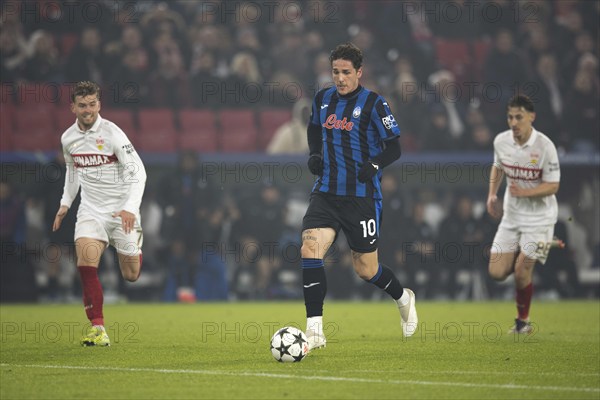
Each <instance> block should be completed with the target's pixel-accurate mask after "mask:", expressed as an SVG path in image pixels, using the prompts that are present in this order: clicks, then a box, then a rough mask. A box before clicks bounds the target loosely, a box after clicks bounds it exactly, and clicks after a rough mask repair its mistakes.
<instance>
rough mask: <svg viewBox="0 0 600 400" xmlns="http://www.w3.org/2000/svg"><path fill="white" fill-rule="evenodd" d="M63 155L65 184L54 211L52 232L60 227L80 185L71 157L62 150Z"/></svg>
mask: <svg viewBox="0 0 600 400" xmlns="http://www.w3.org/2000/svg"><path fill="white" fill-rule="evenodd" d="M64 156H65V163H66V167H67V171H66V174H65V186H64V189H63V195H62V198H61V199H60V206H59V208H58V211H57V212H56V216H55V217H54V223H53V224H52V231H53V232H56V231H57V230H58V229H59V228H60V225H61V224H62V221H63V219H64V218H65V216H66V215H67V212H68V211H69V208H71V204H73V201H74V200H75V197H76V196H77V193H78V192H79V186H80V184H79V177H78V176H77V173H76V172H75V167H74V165H73V158H72V157H71V155H70V154H69V153H67V152H66V151H65V152H64Z"/></svg>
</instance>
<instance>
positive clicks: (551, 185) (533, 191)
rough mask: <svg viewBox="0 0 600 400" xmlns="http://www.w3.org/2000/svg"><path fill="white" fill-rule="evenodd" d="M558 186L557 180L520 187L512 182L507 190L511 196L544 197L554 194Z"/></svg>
mask: <svg viewBox="0 0 600 400" xmlns="http://www.w3.org/2000/svg"><path fill="white" fill-rule="evenodd" d="M559 186H560V184H559V182H542V183H540V184H539V185H538V186H536V187H534V188H522V187H520V186H519V185H517V184H515V183H514V182H513V183H512V184H511V185H510V187H509V190H510V194H511V196H513V197H544V196H551V195H553V194H556V192H558V187H559Z"/></svg>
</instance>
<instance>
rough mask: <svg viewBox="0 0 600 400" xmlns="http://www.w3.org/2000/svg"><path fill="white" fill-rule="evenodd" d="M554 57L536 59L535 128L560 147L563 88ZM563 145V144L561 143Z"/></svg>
mask: <svg viewBox="0 0 600 400" xmlns="http://www.w3.org/2000/svg"><path fill="white" fill-rule="evenodd" d="M559 78H560V76H559V74H558V66H557V62H556V57H555V56H554V54H552V53H546V54H544V55H541V56H540V57H539V58H538V61H537V65H536V74H535V78H534V79H535V80H534V82H535V86H534V91H535V93H531V97H532V99H533V101H534V103H535V112H536V114H537V115H538V116H539V118H537V119H536V120H535V128H536V129H538V130H539V131H540V132H543V133H545V134H546V135H548V137H549V138H550V139H552V141H553V142H554V143H556V145H557V146H560V145H561V142H564V140H561V136H562V135H561V122H562V114H563V108H564V99H563V93H564V88H563V87H562V85H561V82H560V79H559ZM562 144H563V145H564V143H562Z"/></svg>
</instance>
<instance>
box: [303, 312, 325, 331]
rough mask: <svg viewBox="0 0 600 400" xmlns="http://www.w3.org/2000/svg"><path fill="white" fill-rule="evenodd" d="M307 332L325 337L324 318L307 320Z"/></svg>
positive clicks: (309, 318)
mask: <svg viewBox="0 0 600 400" xmlns="http://www.w3.org/2000/svg"><path fill="white" fill-rule="evenodd" d="M306 330H307V331H309V330H310V331H313V332H316V333H318V334H319V335H323V316H318V317H308V318H306Z"/></svg>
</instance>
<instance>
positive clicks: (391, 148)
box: [358, 136, 402, 183]
mask: <svg viewBox="0 0 600 400" xmlns="http://www.w3.org/2000/svg"><path fill="white" fill-rule="evenodd" d="M384 145H385V149H383V151H382V152H381V153H379V154H378V155H376V156H375V157H373V158H371V159H370V160H368V161H367V162H366V163H365V164H364V165H363V166H362V167H361V168H360V171H358V180H359V181H360V182H363V183H364V182H367V181H368V180H370V179H372V178H373V177H374V176H375V174H377V171H379V169H381V168H385V167H387V166H388V165H390V164H391V163H393V162H394V161H396V160H397V159H399V158H400V156H401V155H402V148H401V147H400V138H399V137H397V136H396V137H394V138H392V139H390V140H387V141H385V142H384Z"/></svg>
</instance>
